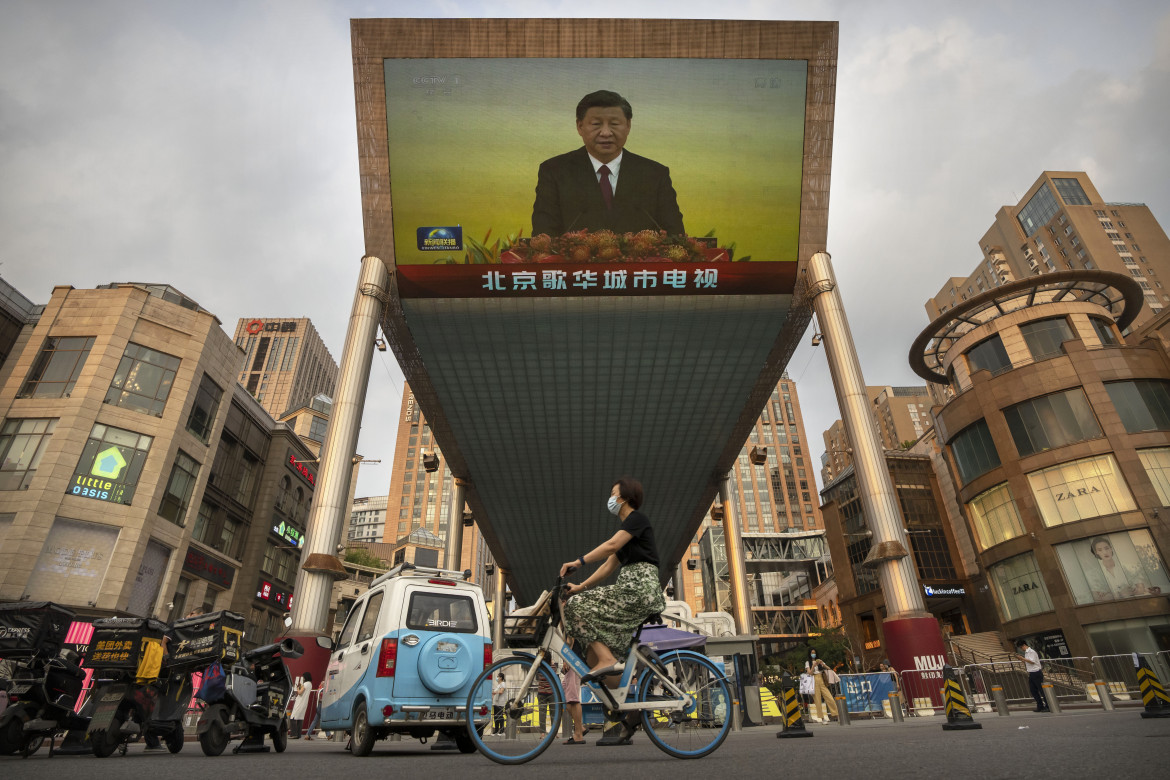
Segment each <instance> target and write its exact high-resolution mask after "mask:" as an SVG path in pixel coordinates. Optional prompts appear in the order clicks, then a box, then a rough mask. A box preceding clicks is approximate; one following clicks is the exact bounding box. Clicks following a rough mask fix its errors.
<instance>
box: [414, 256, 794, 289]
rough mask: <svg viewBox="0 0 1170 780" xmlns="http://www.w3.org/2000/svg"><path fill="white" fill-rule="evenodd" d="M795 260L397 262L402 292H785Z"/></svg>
mask: <svg viewBox="0 0 1170 780" xmlns="http://www.w3.org/2000/svg"><path fill="white" fill-rule="evenodd" d="M796 267H797V264H796V263H764V262H760V263H752V262H746V263H728V262H719V261H708V262H694V263H672V262H668V261H663V262H640V263H584V264H581V263H501V264H494V263H493V264H483V265H452V264H445V265H400V266H398V270H397V277H398V289H399V292H400V294H401V295H402V297H403V298H525V297H527V298H557V297H565V298H575V297H583V296H593V295H599V296H606V297H609V296H661V295H789V294H791V293H792V290H793V287H794V286H795V284H796Z"/></svg>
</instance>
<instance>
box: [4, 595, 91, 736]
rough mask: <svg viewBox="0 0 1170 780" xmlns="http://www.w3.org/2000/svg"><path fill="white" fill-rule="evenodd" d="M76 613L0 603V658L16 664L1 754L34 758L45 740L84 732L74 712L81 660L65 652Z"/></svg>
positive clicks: (53, 606) (81, 675)
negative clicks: (67, 733) (70, 626)
mask: <svg viewBox="0 0 1170 780" xmlns="http://www.w3.org/2000/svg"><path fill="white" fill-rule="evenodd" d="M73 618H74V614H73V612H71V611H70V610H68V609H66V608H64V607H61V606H58V605H56V604H52V603H50V602H32V603H30V602H23V603H16V604H0V657H3V658H5V659H6V660H11V661H13V662H14V668H13V672H12V677H11V679H10V680H9V681H8V682H7V683H6V687H7V689H8V702H9V703H8V707H7V708H5V710H4V712H3V714H0V755H11V754H13V753H20V754H22V755H24V756H26V757H27V756H29V755H32V754H33V753H35V752H36V751H37V749H38V748H40V746H41V744H42V743H43V742H44V740H45V739H48V740H49V755H50V756H51V755H52V754H53V746H54V742H55V740H56V737H57V735H58V734H59V733H61V732H63V731H66V730H68V729H74V728H85V724H86V719H85V718H82V717H81V716H80V715H78V714H76V713H75V712H74V711H73V707H74V705H76V704H77V698H78V696H79V695H80V694H81V689H82V686H83V685H84V681H85V672H84V671H83V670H82V669H81V667H80V666H78V663H77V662H78V661H79V660H80V659H79V656H78V655H77V653H75V652H73V651H72V650H68V649H64V648H63V645H64V640H65V634H66V633H67V632H68V631H69V624H70V623H71V622H72V621H73Z"/></svg>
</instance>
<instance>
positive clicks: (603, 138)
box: [532, 89, 686, 236]
mask: <svg viewBox="0 0 1170 780" xmlns="http://www.w3.org/2000/svg"><path fill="white" fill-rule="evenodd" d="M633 116H634V111H633V109H632V108H631V107H630V104H629V101H627V100H626V99H625V98H623V97H622V96H621V95H619V94H617V93H616V92H610V91H609V90H604V89H603V90H599V91H597V92H591V93H589V94H588V95H586V96H585V97H583V98H581V102H580V103H578V104H577V133H578V134H579V135H580V136H581V140H582V141H584V142H585V145H584V146H583V147H581V148H580V149H577V150H575V151H572V152H568V153H567V154H562V155H558V156H556V157H553V158H550V159H548V160H545V161H544V162H543V163H541V164H540V172H539V173H538V175H537V179H536V203H535V204H534V205H533V207H532V235H534V236H536V235H539V234H541V233H547V234H548V235H550V236H559V235H562V234H563V233H567V232H569V231H573V230H602V229H608V230H612V231H614V232H615V233H632V232H636V231H639V230H665V231H666V232H667V233H668V234H669V235H684V234H685V233H686V230H685V229H684V228H683V219H682V212H680V211H679V209H678V197H677V196H676V195H675V192H674V185H672V184H671V182H670V169H668V168H667V167H666V166H665V165H660V164H659V163H656V162H654V161H653V160H651V159H648V158H646V157H640V156H638V155H636V154H634V153H633V152H628V151H625V150H624V149H625V145H626V138H627V137H628V136H629V134H630V124H631V120H632V119H633Z"/></svg>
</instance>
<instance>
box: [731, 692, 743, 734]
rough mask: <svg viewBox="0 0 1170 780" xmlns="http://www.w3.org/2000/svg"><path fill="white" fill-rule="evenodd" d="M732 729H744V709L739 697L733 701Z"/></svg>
mask: <svg viewBox="0 0 1170 780" xmlns="http://www.w3.org/2000/svg"><path fill="white" fill-rule="evenodd" d="M731 707H732V709H731V730H732V731H743V711H742V710H740V708H739V699H735V700H734V701H732V702H731Z"/></svg>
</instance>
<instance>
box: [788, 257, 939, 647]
mask: <svg viewBox="0 0 1170 780" xmlns="http://www.w3.org/2000/svg"><path fill="white" fill-rule="evenodd" d="M805 273H806V274H807V275H808V287H807V290H808V293H807V294H808V296H809V298H810V299H811V300H812V305H813V309H814V310H815V311H816V315H817V322H818V323H819V324H820V328H821V336H822V339H823V343H824V345H825V354H826V356H827V358H828V362H829V373H830V375H831V376H832V379H833V389H834V391H835V392H836V395H837V404H838V406H839V407H840V409H841V419H842V422H843V423H844V425H845V432H846V435H847V436H848V438H849V443H850V445H851V446H852V447H853V469H854V473H855V474H856V478H857V489H858V494H859V496H860V498H861V506H862V510H863V511H864V513H865V519H866V524H867V525H868V527H869V530H870V531H871V532H872V534H873V537H872V539H873V546H872V547H871V549H870V551H869V556H868V557H867V558H866V560H865V561H864V562H863V563H862V564H861V565H862V566H867V567H870V568H873V569H875V570H876V571H877V574H878V581H879V583H880V584H881V589H882V594H883V595H884V596H885V601H886V613H887V615H888V617H887V618H886V620H885V621H884V623H883V633H884V634H885V636H886V641H887V648H888V652H889V657H890V660H891V661H892V662H893V663H894V668H895V669H898V670H903V669H916V668H917V669H922V668H941V667H942V664H943V663H944V662H945V659H946V648H945V647H944V646H943V643H942V636H941V634H940V633H939V630H938V621H937V620H936V619H935V618H934V617H933V616H932V615H931V614H930V613H929V612H927V611H926V603H925V601H924V599H923V594H922V588H921V585H920V583H919V582H918V574H917V572H916V571H915V568H914V559H913V557H911V556H910V554H909V549H910V542H909V540H908V538H907V535H906V531H905V529H904V528H903V527H902V517H901V513H900V511H899V509H898V498H897V494H896V493H895V492H894V484H893V482H892V481H891V479H890V472H889V470H888V469H887V467H886V461H885V455H884V453H883V449H882V444H881V439H880V438H879V436H878V431H877V426H876V425H875V423H874V420H873V417H872V415H871V414H870V403H869V397H868V395H867V394H866V392H865V378H864V376H863V375H862V373H861V362H860V361H859V360H858V357H857V348H856V346H855V345H854V343H853V334H852V332H851V331H850V329H849V321H848V319H847V318H846V316H845V308H844V305H843V304H842V302H841V293H840V290H839V289H838V287H837V279H836V276H835V275H834V274H833V264H832V261H831V260H830V258H829V254H828V253H827V252H817V253H816V254H814V255H813V256H812V258H811V259H810V260H809V263H808V267H807V268H806V269H805Z"/></svg>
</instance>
